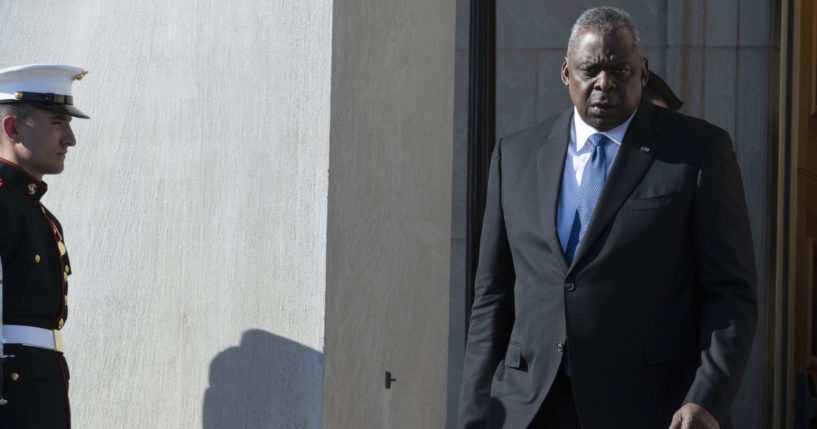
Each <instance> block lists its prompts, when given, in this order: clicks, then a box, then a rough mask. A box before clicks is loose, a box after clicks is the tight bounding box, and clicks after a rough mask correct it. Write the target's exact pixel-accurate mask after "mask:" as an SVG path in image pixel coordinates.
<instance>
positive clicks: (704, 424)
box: [669, 403, 721, 429]
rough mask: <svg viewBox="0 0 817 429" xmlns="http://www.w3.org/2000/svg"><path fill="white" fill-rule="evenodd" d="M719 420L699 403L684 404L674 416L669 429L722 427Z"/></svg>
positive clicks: (713, 428) (718, 428)
mask: <svg viewBox="0 0 817 429" xmlns="http://www.w3.org/2000/svg"><path fill="white" fill-rule="evenodd" d="M720 427H721V426H720V425H719V424H718V421H717V420H715V417H712V414H709V411H707V410H706V408H704V407H702V406H700V405H698V404H692V403H689V404H684V406H683V407H681V408H680V409H678V411H676V412H675V414H674V415H673V416H672V424H670V426H669V429H720Z"/></svg>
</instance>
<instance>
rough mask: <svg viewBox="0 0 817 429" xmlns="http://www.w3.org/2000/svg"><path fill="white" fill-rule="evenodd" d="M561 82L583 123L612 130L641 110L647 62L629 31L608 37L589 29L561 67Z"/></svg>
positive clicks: (614, 32) (599, 128)
mask: <svg viewBox="0 0 817 429" xmlns="http://www.w3.org/2000/svg"><path fill="white" fill-rule="evenodd" d="M562 82H563V83H564V84H565V86H567V89H568V91H569V92H570V99H571V100H572V101H573V105H574V106H576V109H577V110H578V111H579V116H581V118H582V119H583V120H584V122H586V123H587V124H589V125H591V126H592V127H594V128H596V129H597V130H599V131H605V130H609V129H611V128H614V127H616V126H618V125H621V124H622V123H624V121H626V120H627V119H628V118H629V117H630V115H632V114H633V112H635V109H636V107H638V103H639V101H640V100H641V88H643V86H644V85H645V84H646V83H647V60H645V59H643V58H641V56H640V55H638V54H636V53H635V52H634V50H633V37H632V35H631V34H630V32H629V31H628V30H627V29H625V28H620V29H618V30H615V31H613V32H610V33H608V34H602V33H600V32H598V31H596V30H592V29H586V30H583V31H582V32H581V33H579V37H578V43H577V44H576V47H575V49H572V50H570V51H569V52H568V56H567V57H566V58H565V62H564V63H563V64H562Z"/></svg>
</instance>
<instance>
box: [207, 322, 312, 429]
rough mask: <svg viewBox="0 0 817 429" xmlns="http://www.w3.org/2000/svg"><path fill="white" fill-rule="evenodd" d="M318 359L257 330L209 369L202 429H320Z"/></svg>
mask: <svg viewBox="0 0 817 429" xmlns="http://www.w3.org/2000/svg"><path fill="white" fill-rule="evenodd" d="M322 380H323V353H321V352H318V351H317V350H313V349H311V348H309V347H306V346H304V345H301V344H298V343H296V342H294V341H291V340H288V339H286V338H282V337H279V336H277V335H274V334H271V333H269V332H266V331H262V330H260V329H253V330H249V331H246V332H244V334H243V335H242V337H241V344H240V345H239V346H237V347H230V348H228V349H226V350H224V351H222V352H221V353H219V354H218V355H217V356H216V357H215V358H214V359H213V361H212V362H211V364H210V382H209V386H208V388H207V391H206V392H205V394H204V404H203V412H202V427H203V428H204V429H237V428H252V429H257V428H304V429H308V428H320V426H321V401H322V398H321V396H322Z"/></svg>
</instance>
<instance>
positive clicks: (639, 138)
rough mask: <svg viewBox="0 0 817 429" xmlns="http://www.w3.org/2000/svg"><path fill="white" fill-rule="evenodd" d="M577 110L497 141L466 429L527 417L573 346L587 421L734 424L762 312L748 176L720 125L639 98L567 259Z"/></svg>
mask: <svg viewBox="0 0 817 429" xmlns="http://www.w3.org/2000/svg"><path fill="white" fill-rule="evenodd" d="M572 112H573V111H572V109H571V110H570V111H567V112H564V113H563V114H561V115H559V116H557V117H554V118H551V119H549V120H547V121H545V122H543V123H541V124H539V125H537V126H535V127H533V128H530V129H527V130H524V131H521V132H519V133H517V134H514V135H512V136H510V137H508V138H506V139H503V140H502V141H501V142H500V143H499V144H498V145H497V147H496V149H495V150H494V154H493V159H492V161H491V171H490V178H489V181H488V199H487V206H486V209H485V218H484V221H483V230H482V240H481V243H480V259H479V268H478V270H477V276H476V286H475V289H476V290H475V299H474V304H473V310H472V315H471V324H470V328H469V333H468V343H467V346H466V352H465V362H464V366H463V376H462V378H463V385H462V390H461V394H460V410H459V426H460V427H462V428H482V427H491V428H494V427H507V428H524V427H526V426H527V425H528V423H529V422H530V421H531V420H532V418H533V417H534V415H535V414H536V412H537V411H538V409H539V407H540V406H541V404H542V402H543V401H544V399H545V396H546V395H547V393H548V390H549V388H550V385H551V383H552V381H553V379H554V377H555V375H556V372H557V371H558V370H559V365H560V362H561V360H562V355H563V351H561V350H560V349H562V347H559V346H558V345H559V344H561V343H564V344H567V347H566V351H567V352H568V353H569V357H570V366H571V369H572V375H571V383H572V385H573V391H574V399H575V402H576V406H577V409H578V413H579V417H580V419H581V422H582V426H583V428H584V429H597V428H599V429H601V428H604V429H609V428H616V427H621V428H666V427H668V426H669V424H670V420H671V417H672V414H673V413H674V412H675V411H676V410H677V409H678V408H680V407H681V405H683V404H684V403H686V402H693V403H696V404H699V405H702V406H704V407H705V408H706V409H707V410H709V411H710V412H711V413H712V414H713V415H714V416H715V418H716V419H718V420H719V421H720V422H721V424H722V425H724V426H728V425H729V419H728V413H729V407H730V403H731V401H732V399H733V398H734V395H735V393H736V391H737V389H738V386H739V384H740V380H741V377H742V374H743V370H744V368H745V365H746V361H747V359H748V355H749V351H750V346H751V342H752V339H753V337H754V328H755V322H756V318H757V310H756V301H755V295H754V286H755V283H756V275H755V268H754V256H753V251H752V241H751V236H750V231H749V220H748V215H747V210H746V204H745V201H744V194H743V185H742V183H741V178H740V172H739V170H738V166H737V163H736V160H735V155H734V152H733V149H732V145H731V141H730V139H729V136H728V134H727V133H726V132H725V131H723V130H722V129H720V128H718V127H716V126H714V125H711V124H709V123H707V122H705V121H703V120H700V119H695V118H691V117H687V116H684V115H681V114H678V113H674V112H671V111H669V110H666V109H661V108H657V107H654V106H653V105H651V104H649V103H646V102H642V103H641V105H640V106H639V109H638V112H637V113H636V115H635V117H634V118H633V121H632V123H631V124H630V126H629V128H628V130H627V133H626V135H625V137H624V140H623V142H622V144H621V147H620V148H619V150H618V154H617V155H616V158H615V160H614V162H613V164H612V166H611V168H610V172H609V174H608V177H607V181H606V183H605V185H604V188H603V190H602V193H601V196H600V197H599V200H598V202H597V205H596V209H595V211H594V213H593V216H592V219H591V221H590V224H589V226H588V230H587V232H586V235H585V236H584V238H583V240H582V242H581V243H580V244H579V248H578V249H577V251H576V255H575V258H574V261H573V264H572V265H569V264H568V262H567V260H566V258H565V256H564V253H563V251H562V246H561V243H560V241H559V237H558V234H557V230H556V212H557V205H558V201H559V189H560V182H561V178H562V174H563V170H564V162H565V156H566V152H567V146H568V139H569V135H570V126H571V119H572Z"/></svg>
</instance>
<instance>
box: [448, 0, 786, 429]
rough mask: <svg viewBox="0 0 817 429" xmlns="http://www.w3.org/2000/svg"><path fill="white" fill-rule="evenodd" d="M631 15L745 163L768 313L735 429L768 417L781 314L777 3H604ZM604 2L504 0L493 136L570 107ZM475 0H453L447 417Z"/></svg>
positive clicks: (457, 319) (460, 301) (654, 65)
mask: <svg viewBox="0 0 817 429" xmlns="http://www.w3.org/2000/svg"><path fill="white" fill-rule="evenodd" d="M603 4H608V5H610V6H616V7H620V8H622V9H624V10H626V11H628V12H629V13H630V15H631V16H632V18H633V20H634V21H635V23H636V25H638V27H639V30H640V32H641V37H642V40H643V43H644V55H645V56H646V57H647V58H648V60H649V67H650V68H651V69H652V70H654V71H656V72H657V73H658V74H660V75H662V76H663V77H664V78H665V80H666V81H667V83H669V85H670V86H671V87H672V88H673V89H674V90H675V91H676V93H677V94H678V95H679V96H680V98H681V99H682V100H684V101H685V102H686V104H685V105H684V107H683V108H682V109H681V112H683V113H686V114H689V115H692V116H698V117H702V118H704V119H706V120H708V121H710V122H712V123H714V124H716V125H718V126H720V127H722V128H724V129H725V130H726V131H728V132H729V134H730V135H731V136H732V140H733V143H734V145H735V150H736V153H737V156H738V162H739V163H740V166H741V169H742V174H743V179H744V187H745V191H746V198H747V204H748V206H749V211H750V216H751V219H752V233H753V240H754V245H755V254H756V259H757V263H758V274H759V280H760V281H759V286H758V298H759V302H760V319H759V324H758V334H757V337H756V341H755V346H754V350H753V354H752V359H751V361H750V363H749V367H748V369H747V374H746V376H745V377H744V382H743V386H742V389H741V391H740V392H739V394H738V397H737V399H736V401H735V405H734V408H733V415H734V419H735V425H736V427H741V428H762V427H766V426H767V425H766V423H765V422H766V421H767V419H768V418H770V412H771V410H770V404H771V385H770V383H771V380H772V378H771V374H770V373H769V372H768V368H770V367H771V364H772V359H773V355H772V347H773V344H774V343H773V342H772V341H771V336H772V327H773V324H774V316H773V313H772V311H771V305H772V304H773V302H774V293H773V292H772V291H773V288H774V268H773V265H772V262H771V257H772V254H771V253H770V252H771V251H773V249H774V248H775V246H774V234H775V229H774V222H775V220H774V213H775V211H776V208H775V207H776V197H775V196H774V195H773V190H774V189H775V187H776V186H775V183H776V177H777V175H776V170H775V168H774V166H775V165H776V161H775V156H774V154H775V153H776V150H777V149H776V147H777V146H776V144H775V139H776V136H777V128H776V127H777V123H776V122H777V109H776V107H777V105H778V102H779V100H778V96H779V94H778V90H777V88H778V80H777V79H778V76H777V70H778V67H779V65H778V61H779V30H778V27H777V23H778V22H779V10H780V6H779V5H780V2H779V1H778V0H717V1H706V0H607V1H605V2H603ZM597 5H599V2H596V1H584V0H583V1H574V2H561V1H550V0H548V1H543V0H512V1H506V2H497V95H496V100H497V101H496V107H497V120H496V122H497V124H496V130H497V137H501V136H503V135H507V134H509V133H511V132H513V131H517V130H520V129H524V128H526V127H529V126H532V125H534V124H535V123H537V122H539V121H541V120H543V119H544V118H546V117H548V116H550V115H552V114H554V113H556V112H559V111H561V110H563V109H566V108H569V107H570V106H571V103H570V98H569V96H568V92H567V89H566V88H565V87H564V85H563V84H562V83H561V81H560V80H559V68H560V66H561V64H562V61H563V58H564V55H565V50H566V47H567V40H568V38H569V35H570V28H571V27H572V25H573V22H575V20H576V18H578V16H579V15H580V14H581V12H582V11H584V10H586V9H587V8H590V7H593V6H597ZM468 14H469V2H468V1H466V0H458V1H457V39H456V48H457V51H456V76H457V84H456V96H455V106H456V108H455V114H454V126H455V133H454V136H455V137H454V153H455V155H454V167H453V168H454V178H453V194H452V201H453V202H452V238H451V254H452V258H451V282H452V289H451V290H452V292H451V319H450V329H451V332H452V335H451V343H450V353H451V361H450V365H449V394H448V401H449V419H448V425H449V426H451V425H453V421H454V417H455V416H453V410H455V408H454V406H453V405H452V404H454V403H455V402H456V394H457V391H458V388H459V383H460V375H459V371H460V364H461V359H462V353H463V351H464V341H463V339H462V335H463V332H464V329H465V326H464V323H463V320H464V317H465V316H464V314H465V305H464V301H465V254H466V253H465V233H466V231H465V225H466V212H465V204H466V170H467V165H466V160H467V138H468V130H467V125H468Z"/></svg>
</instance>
